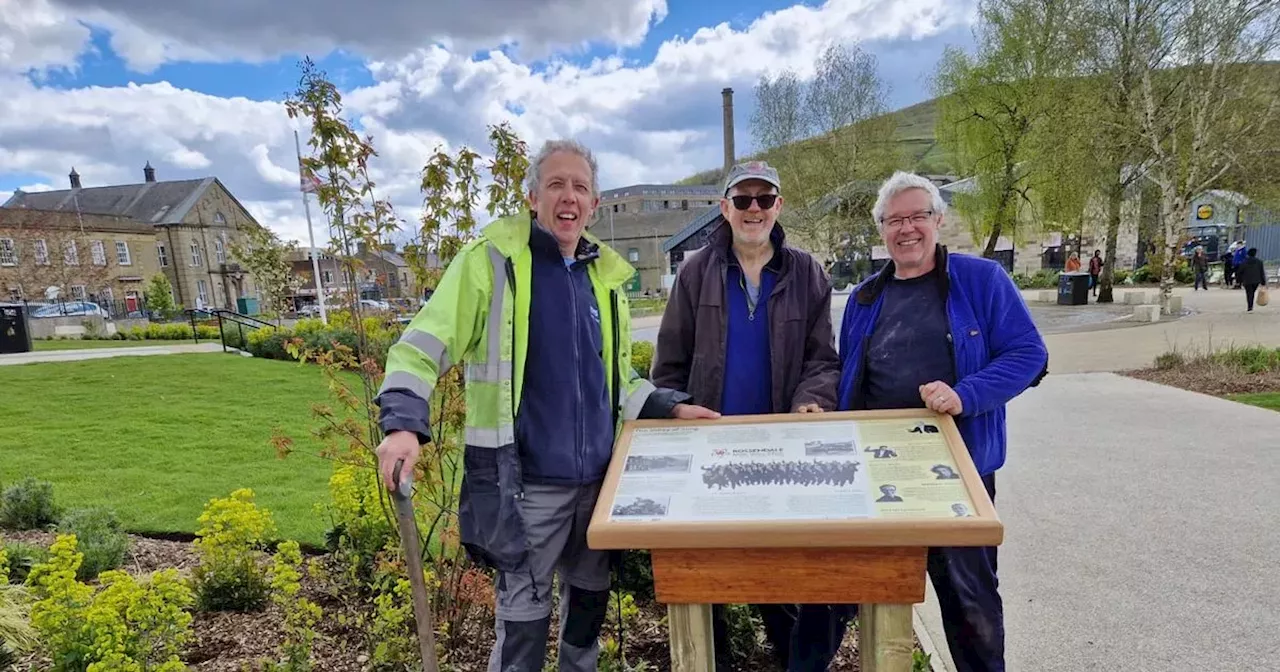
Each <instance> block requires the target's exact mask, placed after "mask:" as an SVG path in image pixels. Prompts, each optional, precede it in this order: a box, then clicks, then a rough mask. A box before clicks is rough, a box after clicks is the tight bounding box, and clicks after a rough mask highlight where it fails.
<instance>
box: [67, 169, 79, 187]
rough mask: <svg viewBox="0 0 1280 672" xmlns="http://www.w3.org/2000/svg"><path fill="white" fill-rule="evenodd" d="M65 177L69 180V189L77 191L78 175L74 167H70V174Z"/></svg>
mask: <svg viewBox="0 0 1280 672" xmlns="http://www.w3.org/2000/svg"><path fill="white" fill-rule="evenodd" d="M67 177H69V178H71V188H72V189H79V188H80V173H77V172H76V169H75V166H72V167H71V174H70V175H68V176H67Z"/></svg>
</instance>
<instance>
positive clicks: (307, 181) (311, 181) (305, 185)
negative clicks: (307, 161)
mask: <svg viewBox="0 0 1280 672" xmlns="http://www.w3.org/2000/svg"><path fill="white" fill-rule="evenodd" d="M300 181H301V186H302V193H304V194H314V193H316V190H318V189H319V188H320V178H318V177H316V176H315V175H312V174H311V172H310V171H308V170H307V169H306V168H303V169H302V170H301V173H300Z"/></svg>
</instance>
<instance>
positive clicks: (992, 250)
mask: <svg viewBox="0 0 1280 672" xmlns="http://www.w3.org/2000/svg"><path fill="white" fill-rule="evenodd" d="M1001 228H1002V227H1001V226H1000V222H996V223H995V225H994V226H992V227H991V235H990V236H988V237H987V246H986V247H985V248H984V249H983V250H982V256H983V257H984V258H987V259H995V258H996V243H997V242H999V240H1000V229H1001Z"/></svg>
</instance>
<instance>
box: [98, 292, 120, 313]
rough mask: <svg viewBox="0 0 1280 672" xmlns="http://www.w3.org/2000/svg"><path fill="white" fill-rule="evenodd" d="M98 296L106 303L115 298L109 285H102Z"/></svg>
mask: <svg viewBox="0 0 1280 672" xmlns="http://www.w3.org/2000/svg"><path fill="white" fill-rule="evenodd" d="M98 297H99V298H101V299H102V301H103V303H107V304H110V303H112V302H114V301H115V300H116V295H115V292H112V291H111V288H110V287H103V288H102V293H101V294H99V295H98ZM108 310H110V309H108Z"/></svg>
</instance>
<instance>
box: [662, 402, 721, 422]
mask: <svg viewBox="0 0 1280 672" xmlns="http://www.w3.org/2000/svg"><path fill="white" fill-rule="evenodd" d="M671 417H673V418H675V419H677V420H715V419H716V418H718V417H720V414H719V413H716V412H715V411H713V410H711V409H709V408H707V407H705V406H697V405H695V404H676V406H675V408H673V409H671Z"/></svg>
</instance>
